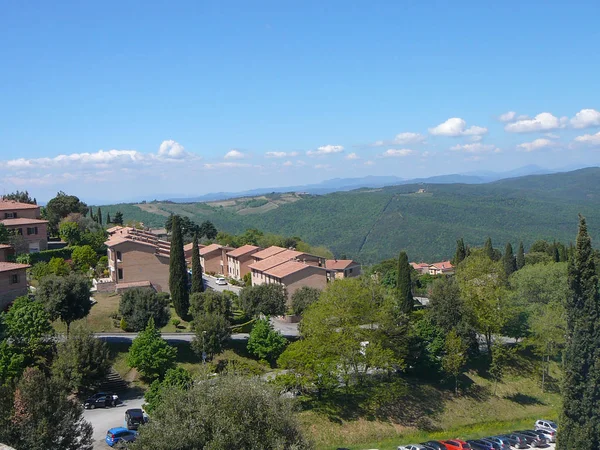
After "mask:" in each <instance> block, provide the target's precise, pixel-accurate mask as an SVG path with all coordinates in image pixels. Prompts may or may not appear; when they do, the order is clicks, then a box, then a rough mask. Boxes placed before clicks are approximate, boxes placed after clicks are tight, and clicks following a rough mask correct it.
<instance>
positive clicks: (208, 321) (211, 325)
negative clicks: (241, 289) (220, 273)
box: [190, 291, 231, 359]
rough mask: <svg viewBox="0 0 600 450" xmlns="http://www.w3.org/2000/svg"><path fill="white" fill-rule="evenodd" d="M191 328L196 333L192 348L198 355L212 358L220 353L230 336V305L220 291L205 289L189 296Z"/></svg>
mask: <svg viewBox="0 0 600 450" xmlns="http://www.w3.org/2000/svg"><path fill="white" fill-rule="evenodd" d="M190 314H191V316H192V317H193V321H192V328H193V329H194V332H195V333H196V336H195V337H194V339H193V341H192V348H193V349H194V351H195V352H196V354H198V355H199V356H202V355H204V354H205V355H206V357H207V358H209V359H210V358H212V357H213V356H214V355H216V354H219V353H221V351H222V350H223V346H224V344H225V341H227V339H229V336H231V305H230V300H229V297H228V296H227V295H225V294H224V293H222V292H216V291H206V292H203V293H195V294H192V296H191V297H190Z"/></svg>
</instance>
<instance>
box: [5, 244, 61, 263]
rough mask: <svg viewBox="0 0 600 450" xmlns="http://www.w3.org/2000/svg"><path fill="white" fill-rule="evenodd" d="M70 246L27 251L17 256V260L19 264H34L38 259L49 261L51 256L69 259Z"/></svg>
mask: <svg viewBox="0 0 600 450" xmlns="http://www.w3.org/2000/svg"><path fill="white" fill-rule="evenodd" d="M71 253H73V248H72V247H64V248H57V249H54V250H44V251H41V252H38V253H29V254H24V255H19V256H17V262H19V263H21V264H35V263H38V262H40V261H44V262H49V261H50V260H51V259H52V258H62V259H71Z"/></svg>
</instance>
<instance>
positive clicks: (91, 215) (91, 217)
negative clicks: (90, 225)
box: [89, 206, 96, 222]
mask: <svg viewBox="0 0 600 450" xmlns="http://www.w3.org/2000/svg"><path fill="white" fill-rule="evenodd" d="M89 213H90V219H92V220H93V221H94V222H95V221H96V216H94V209H93V208H92V207H91V206H90V210H89Z"/></svg>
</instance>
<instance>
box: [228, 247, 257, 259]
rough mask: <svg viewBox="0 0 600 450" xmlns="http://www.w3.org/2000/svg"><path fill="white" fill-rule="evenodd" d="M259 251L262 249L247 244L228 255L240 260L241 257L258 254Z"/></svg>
mask: <svg viewBox="0 0 600 450" xmlns="http://www.w3.org/2000/svg"><path fill="white" fill-rule="evenodd" d="M259 249H260V247H257V246H256V245H250V244H246V245H242V246H241V247H239V248H236V249H235V250H231V251H230V252H229V253H227V256H231V257H232V258H239V257H240V256H244V255H247V254H249V253H253V252H256V251H257V250H259Z"/></svg>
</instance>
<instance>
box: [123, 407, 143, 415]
mask: <svg viewBox="0 0 600 450" xmlns="http://www.w3.org/2000/svg"><path fill="white" fill-rule="evenodd" d="M125 414H141V415H143V414H144V411H142V409H141V408H132V409H128V410H127V411H125Z"/></svg>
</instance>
